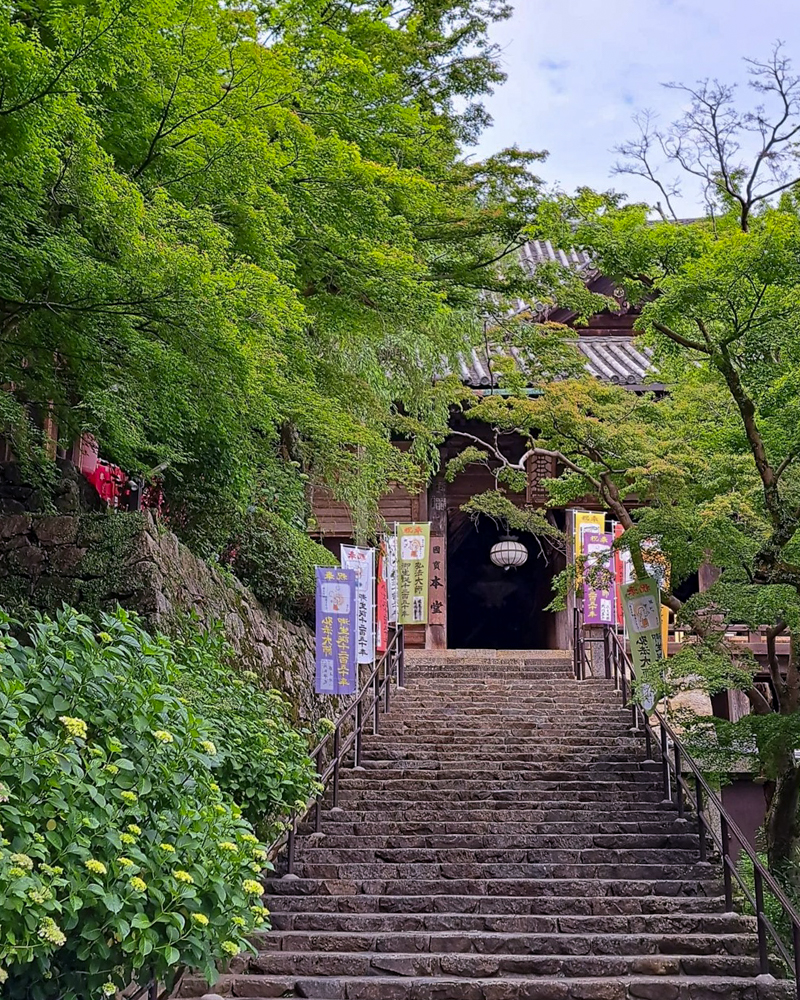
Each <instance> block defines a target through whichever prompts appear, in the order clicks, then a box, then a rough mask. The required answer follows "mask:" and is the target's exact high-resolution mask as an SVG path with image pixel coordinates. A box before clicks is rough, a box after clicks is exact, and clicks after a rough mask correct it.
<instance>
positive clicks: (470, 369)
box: [445, 240, 663, 390]
mask: <svg viewBox="0 0 800 1000" xmlns="http://www.w3.org/2000/svg"><path fill="white" fill-rule="evenodd" d="M520 261H521V263H522V266H523V268H524V269H525V270H526V271H527V272H528V274H533V272H534V271H535V270H536V268H537V267H538V266H539V265H540V264H543V263H550V262H555V263H558V264H562V265H563V266H564V267H568V268H570V269H572V270H574V271H576V272H577V273H578V274H581V275H582V276H583V277H584V278H585V280H586V282H587V283H589V282H592V281H594V280H595V279H597V278H598V277H600V275H599V272H598V271H597V270H596V269H595V268H594V266H593V264H592V260H591V258H590V257H589V255H588V254H587V253H586V252H585V251H583V250H570V251H567V252H565V251H564V250H558V249H556V248H555V247H554V246H553V244H552V243H551V242H550V241H549V240H529V241H528V242H527V243H526V244H525V245H524V246H523V247H522V249H521V250H520ZM621 295H622V293H621V291H620V292H619V294H618V293H617V291H616V290H615V291H614V297H615V298H617V299H619V298H620V296H621ZM621 308H623V309H627V308H629V307H628V305H627V303H625V302H622V303H621ZM523 312H527V313H529V314H530V318H531V320H533V321H534V322H535V321H539V322H541V321H543V320H544V319H545V318H546V317H547V316H548V315H549V314H550V313H552V312H553V305H552V304H545V303H542V302H537V303H535V304H531V303H530V302H525V301H524V300H523V299H517V300H516V301H514V302H513V304H512V314H519V313H523ZM572 342H573V343H574V344H575V346H576V347H577V348H578V350H579V351H580V352H581V354H582V355H583V356H584V358H585V359H586V370H587V371H588V372H589V374H591V375H594V376H595V378H599V379H602V380H603V381H604V382H614V383H616V384H618V385H624V386H627V387H629V388H631V389H639V390H642V389H645V388H647V389H654V390H657V389H660V388H663V386H662V385H661V384H660V383H656V382H648V378H651V379H652V376H653V367H652V363H651V360H650V359H651V356H652V351H651V350H650V348H649V347H643V346H641V347H640V346H637V344H636V341H635V338H634V337H633V336H630V335H627V336H626V335H620V334H587V335H584V336H576V337H575V339H574V340H573V341H572ZM489 351H490V354H491V355H492V356H495V357H499V356H501V355H502V354H503V353H504V352H503V351H501V350H500V349H498V348H497V347H494V346H492V347H490V348H489ZM511 354H512V357H513V358H514V360H515V362H516V363H517V366H518V367H519V369H520V370H521V371H523V372H524V371H525V370H526V364H525V358H524V356H523V355H522V353H521V352H520V351H519V350H518V349H516V348H511ZM451 371H452V369H449V368H447V367H446V366H445V374H450V372H451ZM455 371H456V373H457V374H458V375H459V376H460V377H461V380H462V382H464V383H465V384H466V385H468V386H471V387H472V388H474V389H484V388H489V387H490V386H491V385H492V372H491V371H490V366H489V363H488V361H487V358H486V352H485V351H479V350H477V349H475V348H473V349H472V350H471V351H470V352H469V353H468V354H461V355H459V357H458V359H457V364H456V368H455ZM495 384H496V381H495Z"/></svg>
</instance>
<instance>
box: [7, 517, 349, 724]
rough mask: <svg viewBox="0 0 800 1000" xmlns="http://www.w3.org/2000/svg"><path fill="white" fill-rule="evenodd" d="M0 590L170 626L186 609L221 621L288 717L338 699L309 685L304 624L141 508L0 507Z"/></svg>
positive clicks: (10, 600) (242, 659) (311, 716)
mask: <svg viewBox="0 0 800 1000" xmlns="http://www.w3.org/2000/svg"><path fill="white" fill-rule="evenodd" d="M0 600H2V602H3V603H5V604H10V605H12V606H13V605H15V604H17V605H18V604H20V603H27V604H30V605H32V606H34V607H36V608H39V609H41V610H42V611H54V610H56V609H58V608H59V607H60V606H61V604H62V603H63V602H65V603H67V604H71V605H72V606H74V607H77V608H79V609H80V610H82V611H86V612H90V613H91V612H96V611H99V610H107V609H111V608H113V607H114V606H116V604H117V603H119V604H121V605H122V606H123V607H125V608H129V609H133V610H135V611H137V612H139V614H141V615H142V616H143V617H144V618H145V619H146V622H147V625H148V627H151V628H156V627H157V628H159V629H160V630H162V631H163V632H166V633H167V634H170V633H172V634H176V633H177V632H179V631H180V630H182V629H183V628H185V624H186V620H187V615H188V613H190V612H194V613H195V614H196V615H197V616H198V617H199V619H200V621H202V622H204V623H208V624H210V623H211V622H212V621H219V622H221V623H222V625H223V627H224V629H225V633H226V635H227V637H228V639H229V641H230V642H231V644H232V645H233V647H234V648H235V649H236V651H237V653H238V657H239V664H240V665H241V667H242V669H243V670H252V671H254V672H255V673H257V674H258V675H259V677H261V678H262V680H263V682H264V684H265V685H267V686H270V687H275V688H277V689H278V690H280V691H283V692H285V693H286V694H287V695H288V696H289V698H290V699H291V701H292V704H293V705H294V708H295V716H296V721H297V722H300V723H313V722H315V721H316V720H317V719H319V718H320V717H322V716H328V717H335V716H336V715H337V714H339V712H340V711H341V707H340V706H339V705H338V704H337V703H336V701H334V700H333V699H330V698H319V697H317V696H316V695H315V694H314V646H313V634H312V632H311V630H310V629H308V628H306V627H305V626H303V625H295V624H292V623H290V622H286V621H284V620H283V619H281V618H279V617H278V616H277V615H275V614H272V613H270V612H269V611H268V610H267V609H265V608H264V607H263V606H262V605H261V604H259V602H258V601H257V600H256V598H255V597H254V596H253V594H252V593H251V592H250V591H249V590H248V589H247V588H246V587H244V586H243V585H242V584H241V583H240V582H239V581H238V580H237V579H236V578H235V577H234V576H232V575H231V574H230V573H227V572H225V571H224V570H221V569H216V568H212V567H211V566H209V565H208V564H207V563H205V562H203V561H202V560H200V559H198V558H197V557H196V556H194V555H193V554H192V553H191V552H190V551H189V550H188V549H187V548H186V546H184V545H183V544H181V543H180V542H179V541H178V539H177V538H176V537H175V535H173V534H172V533H171V532H169V531H166V530H164V529H163V527H161V526H160V525H159V524H157V523H156V521H155V520H154V519H153V517H152V516H151V515H150V514H131V513H112V512H108V513H76V514H57V515H45V514H31V513H19V514H6V515H4V516H0Z"/></svg>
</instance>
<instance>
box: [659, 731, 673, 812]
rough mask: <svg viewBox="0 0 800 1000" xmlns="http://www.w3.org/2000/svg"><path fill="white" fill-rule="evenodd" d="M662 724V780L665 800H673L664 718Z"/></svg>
mask: <svg viewBox="0 0 800 1000" xmlns="http://www.w3.org/2000/svg"><path fill="white" fill-rule="evenodd" d="M660 726H661V781H662V783H663V785H664V802H671V801H672V791H671V788H670V783H669V748H668V746H667V728H666V726H665V725H664V722H663V720H662V721H661V723H660Z"/></svg>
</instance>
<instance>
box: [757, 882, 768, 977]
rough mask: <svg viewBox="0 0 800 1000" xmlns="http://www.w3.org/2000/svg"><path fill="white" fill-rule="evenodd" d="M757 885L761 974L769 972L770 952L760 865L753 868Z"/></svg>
mask: <svg viewBox="0 0 800 1000" xmlns="http://www.w3.org/2000/svg"><path fill="white" fill-rule="evenodd" d="M753 877H754V880H755V885H756V926H757V928H758V964H759V968H760V970H761V975H762V976H763V975H766V974H767V973H768V972H769V953H768V951H767V930H766V928H765V927H764V919H765V917H764V882H763V880H762V878H761V872H760V871H759V870H758V866H755V867H754V868H753Z"/></svg>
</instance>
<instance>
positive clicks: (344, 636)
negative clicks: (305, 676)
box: [314, 566, 358, 695]
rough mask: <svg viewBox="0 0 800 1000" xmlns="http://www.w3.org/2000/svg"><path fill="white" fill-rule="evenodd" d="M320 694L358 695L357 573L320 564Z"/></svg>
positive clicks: (316, 687)
mask: <svg viewBox="0 0 800 1000" xmlns="http://www.w3.org/2000/svg"><path fill="white" fill-rule="evenodd" d="M314 689H315V691H316V692H317V694H333V695H342V694H356V692H357V691H358V666H357V665H356V574H355V572H354V571H353V570H352V569H335V568H332V567H330V566H317V676H316V684H315V688H314Z"/></svg>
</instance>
